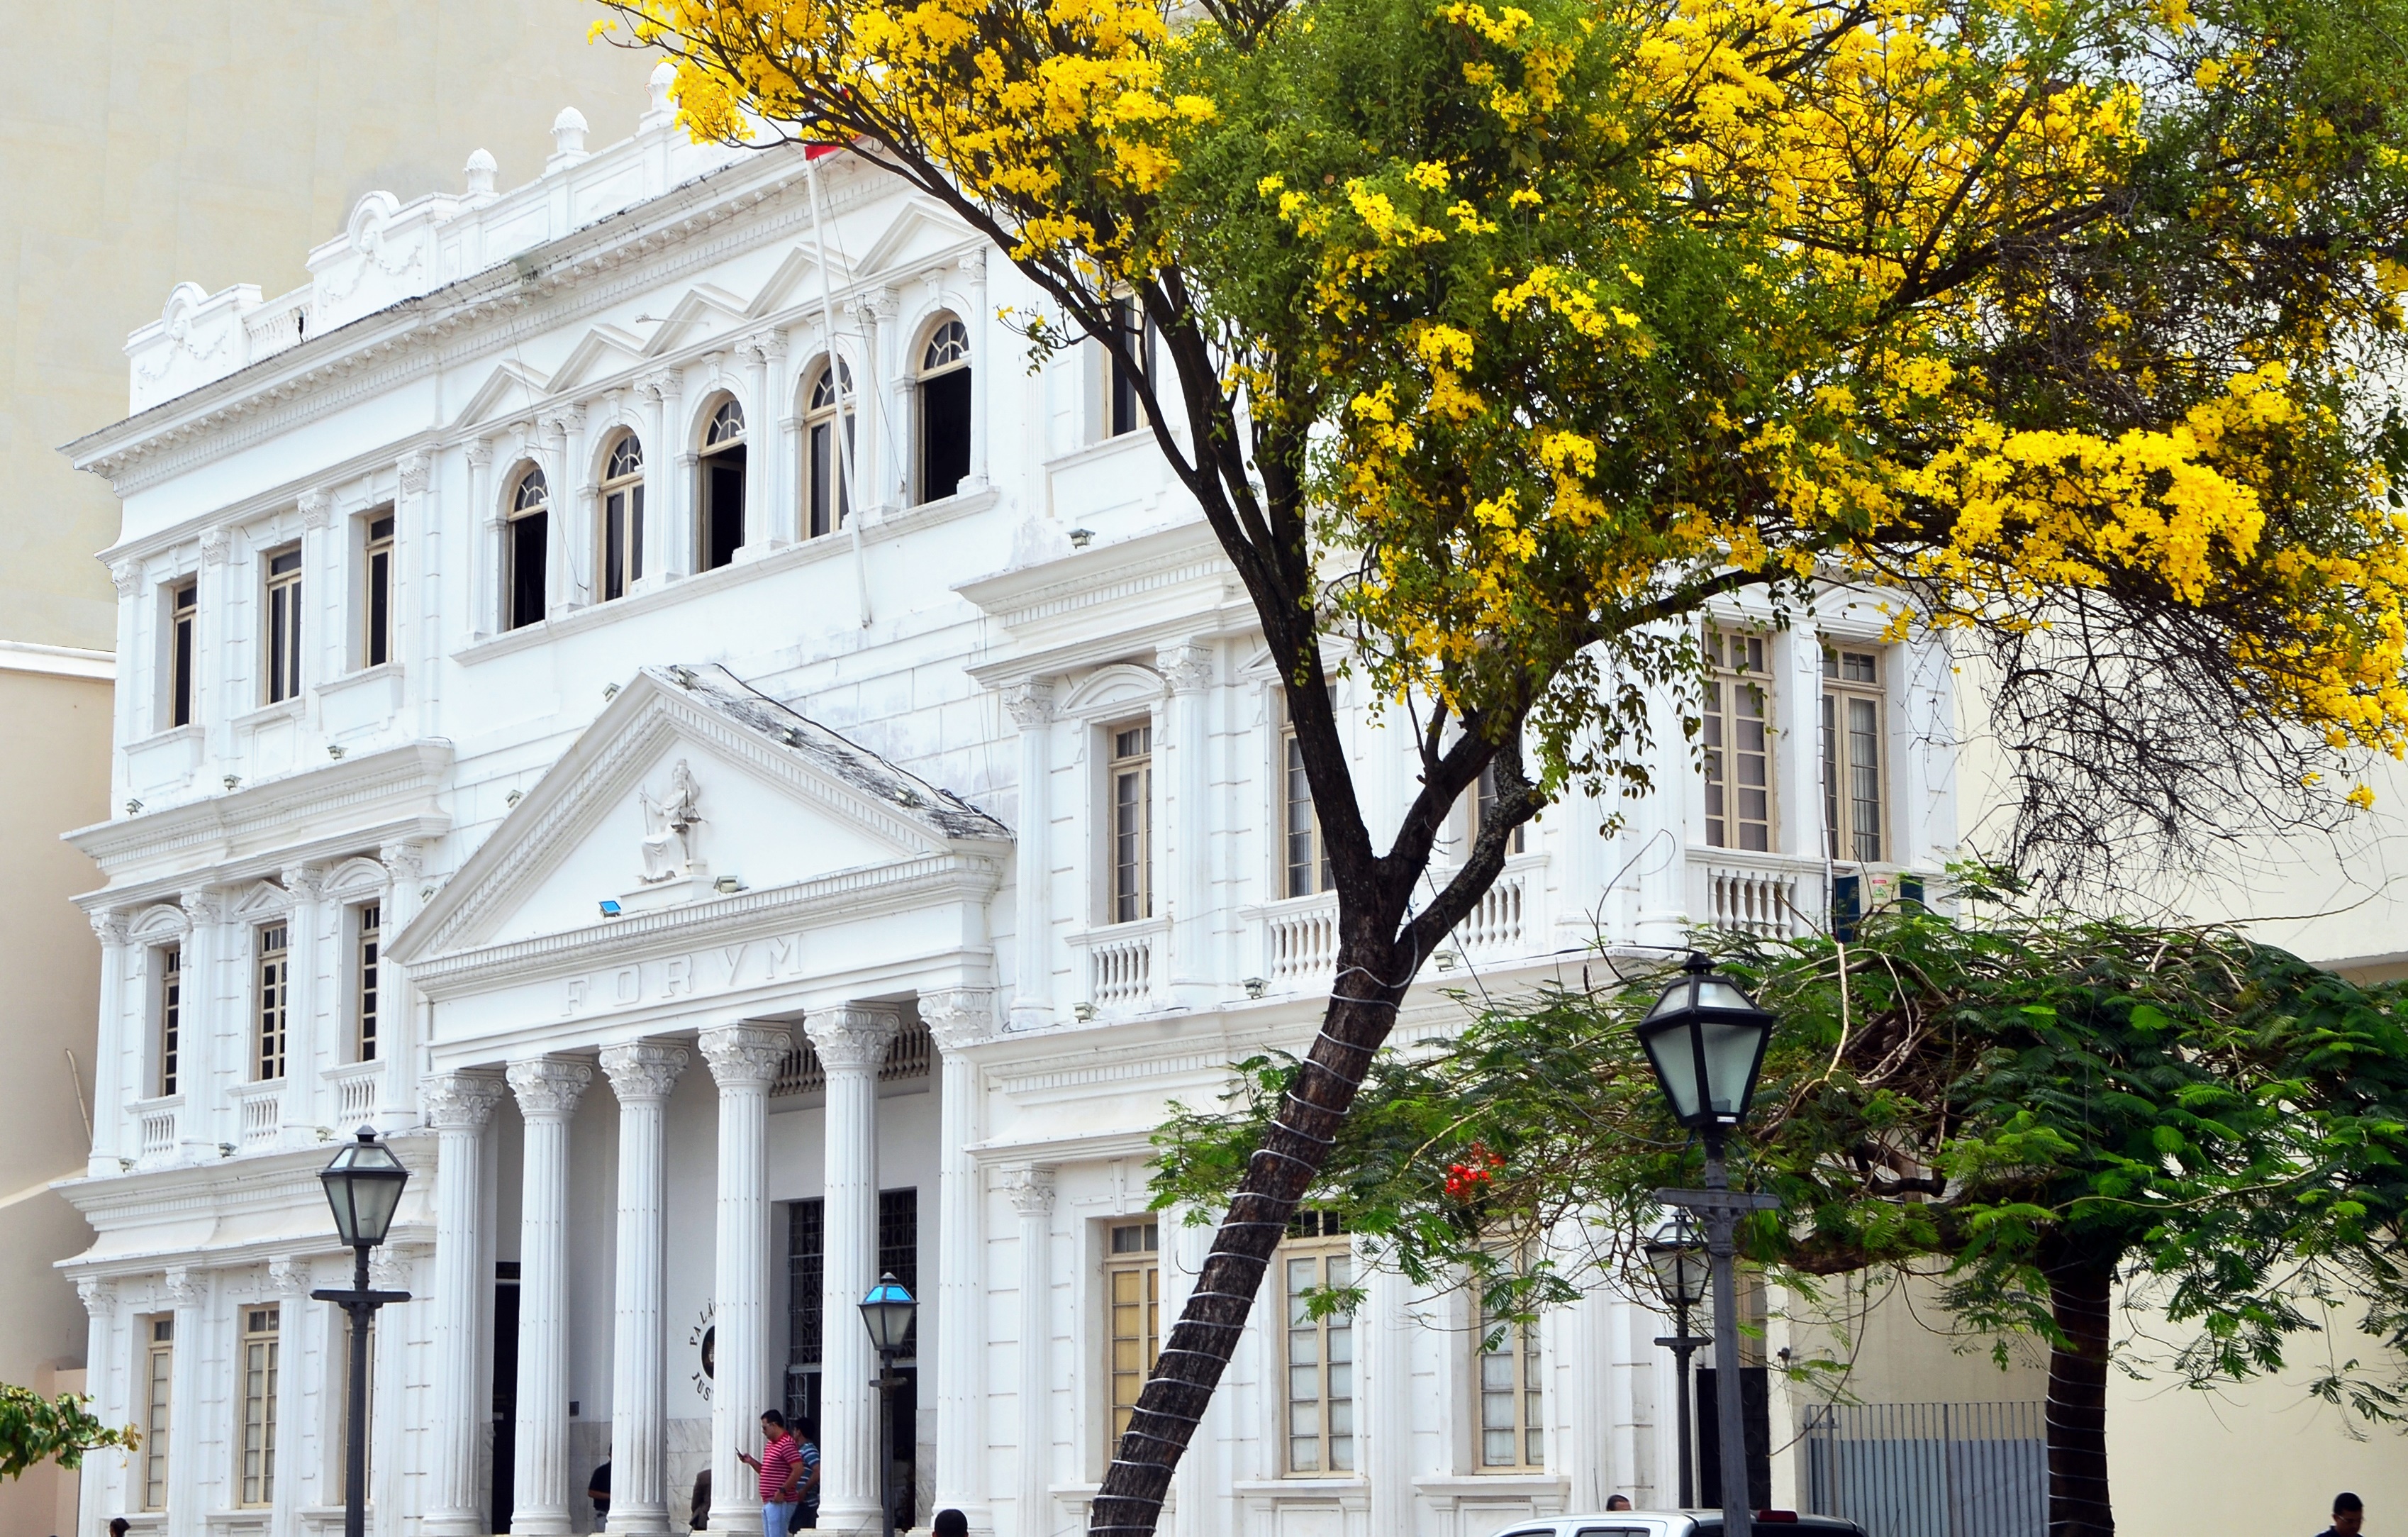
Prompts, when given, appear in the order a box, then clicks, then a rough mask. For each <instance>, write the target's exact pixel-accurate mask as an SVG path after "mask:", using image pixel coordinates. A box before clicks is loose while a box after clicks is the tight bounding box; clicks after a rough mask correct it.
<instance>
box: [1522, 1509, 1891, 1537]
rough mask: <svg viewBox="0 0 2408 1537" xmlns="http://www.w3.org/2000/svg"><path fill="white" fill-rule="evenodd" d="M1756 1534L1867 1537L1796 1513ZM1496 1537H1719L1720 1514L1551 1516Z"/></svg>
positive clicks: (1765, 1519) (1830, 1520) (1759, 1523)
mask: <svg viewBox="0 0 2408 1537" xmlns="http://www.w3.org/2000/svg"><path fill="white" fill-rule="evenodd" d="M1756 1530H1759V1531H1762V1532H1764V1533H1765V1534H1766V1537H1865V1529H1864V1528H1862V1527H1860V1526H1858V1525H1856V1523H1855V1522H1854V1521H1845V1520H1842V1519H1841V1518H1840V1517H1839V1516H1836V1515H1799V1513H1798V1512H1796V1511H1794V1510H1760V1511H1757V1512H1756ZM1496 1537H1723V1513H1722V1512H1720V1511H1718V1510H1704V1511H1696V1510H1615V1511H1605V1512H1601V1513H1599V1514H1598V1515H1550V1516H1545V1517H1543V1518H1541V1519H1538V1520H1532V1521H1516V1522H1514V1523H1513V1524H1512V1526H1509V1527H1503V1528H1500V1529H1499V1530H1498V1532H1497V1533H1496Z"/></svg>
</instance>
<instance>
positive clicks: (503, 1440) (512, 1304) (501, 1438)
mask: <svg viewBox="0 0 2408 1537" xmlns="http://www.w3.org/2000/svg"><path fill="white" fill-rule="evenodd" d="M518 1406H519V1262H518V1261H517V1260H515V1259H504V1260H499V1261H497V1262H495V1266H494V1482H493V1486H492V1487H491V1488H490V1489H489V1490H488V1491H487V1499H486V1503H487V1504H489V1505H490V1506H491V1507H492V1509H493V1517H494V1524H493V1525H492V1526H490V1527H488V1528H486V1529H485V1530H488V1531H508V1530H510V1511H511V1502H510V1495H511V1490H512V1489H513V1488H514V1487H516V1485H517V1483H518V1465H519V1458H518V1449H519V1427H518Z"/></svg>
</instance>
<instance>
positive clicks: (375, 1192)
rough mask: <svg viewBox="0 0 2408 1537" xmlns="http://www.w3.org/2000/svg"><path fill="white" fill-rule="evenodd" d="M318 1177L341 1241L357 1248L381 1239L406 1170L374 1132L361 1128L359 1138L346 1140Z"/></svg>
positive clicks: (397, 1203)
mask: <svg viewBox="0 0 2408 1537" xmlns="http://www.w3.org/2000/svg"><path fill="white" fill-rule="evenodd" d="M318 1178H319V1180H320V1181H321V1182H322V1183H323V1184H324V1185H325V1187H326V1204H327V1205H328V1206H329V1207H331V1208H332V1209H333V1211H334V1214H335V1230H336V1231H337V1233H339V1234H341V1235H342V1240H343V1242H344V1243H346V1244H347V1245H349V1246H351V1247H352V1248H358V1247H361V1246H363V1245H368V1246H373V1245H375V1244H379V1243H383V1242H384V1240H385V1234H386V1233H387V1232H388V1231H389V1230H390V1229H391V1228H392V1227H393V1215H394V1210H395V1209H396V1208H397V1207H399V1206H400V1204H401V1191H402V1186H403V1185H407V1184H409V1170H407V1169H405V1168H403V1167H402V1163H401V1160H400V1159H399V1158H397V1157H395V1156H394V1154H393V1149H391V1148H389V1147H387V1146H385V1145H384V1144H383V1143H382V1142H377V1141H376V1140H375V1134H374V1133H372V1132H364V1133H363V1134H362V1136H361V1138H360V1140H359V1141H357V1142H349V1143H346V1144H345V1145H344V1146H343V1148H342V1150H341V1151H340V1152H338V1153H337V1154H336V1155H335V1156H334V1158H333V1160H332V1161H330V1162H329V1163H328V1164H327V1165H326V1167H325V1168H324V1169H323V1170H322V1171H320V1172H319V1175H318Z"/></svg>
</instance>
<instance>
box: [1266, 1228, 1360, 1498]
mask: <svg viewBox="0 0 2408 1537" xmlns="http://www.w3.org/2000/svg"><path fill="white" fill-rule="evenodd" d="M1273 1253H1274V1255H1275V1256H1276V1257H1277V1262H1278V1265H1279V1286H1280V1304H1281V1306H1280V1319H1281V1323H1280V1338H1279V1346H1278V1348H1279V1371H1280V1378H1279V1382H1280V1389H1279V1394H1280V1398H1279V1436H1280V1443H1279V1467H1280V1473H1281V1476H1283V1477H1285V1478H1353V1477H1356V1476H1359V1475H1360V1474H1361V1472H1362V1471H1363V1468H1362V1459H1361V1457H1360V1455H1359V1454H1360V1451H1361V1446H1360V1442H1361V1439H1362V1429H1361V1428H1360V1427H1359V1426H1358V1425H1357V1424H1356V1422H1355V1405H1356V1404H1357V1403H1359V1402H1360V1401H1361V1400H1362V1384H1361V1381H1360V1377H1359V1373H1360V1372H1361V1369H1362V1357H1361V1356H1360V1354H1359V1353H1358V1352H1357V1350H1356V1348H1355V1344H1356V1342H1355V1314H1352V1313H1329V1314H1324V1315H1323V1316H1321V1317H1319V1318H1314V1317H1312V1313H1311V1307H1310V1304H1309V1303H1308V1302H1307V1301H1306V1300H1304V1298H1303V1296H1302V1295H1301V1294H1302V1291H1303V1290H1304V1289H1306V1288H1302V1287H1299V1286H1297V1279H1298V1272H1299V1268H1302V1269H1306V1270H1309V1271H1311V1272H1312V1282H1311V1286H1313V1287H1322V1286H1353V1285H1354V1284H1355V1281H1356V1279H1357V1267H1356V1262H1355V1243H1354V1240H1353V1239H1351V1238H1349V1237H1347V1236H1346V1232H1345V1229H1344V1227H1343V1226H1342V1225H1341V1224H1340V1222H1339V1221H1338V1220H1337V1217H1336V1214H1334V1213H1326V1212H1320V1211H1316V1210H1312V1209H1311V1208H1307V1209H1305V1210H1303V1211H1299V1212H1297V1214H1295V1216H1294V1217H1293V1218H1291V1219H1290V1221H1289V1223H1288V1231H1287V1236H1286V1237H1285V1238H1283V1240H1282V1241H1281V1243H1280V1246H1279V1247H1278V1248H1277V1249H1276V1250H1274V1251H1273ZM1306 1337H1310V1338H1311V1339H1312V1360H1311V1361H1309V1362H1299V1361H1298V1360H1297V1345H1298V1343H1300V1341H1301V1340H1302V1339H1304V1338H1306ZM1341 1349H1342V1350H1343V1358H1342V1359H1340V1350H1341ZM1341 1371H1342V1372H1343V1373H1344V1376H1343V1379H1342V1382H1341V1381H1340V1375H1339V1373H1340V1372H1341ZM1298 1372H1312V1373H1313V1393H1312V1397H1310V1398H1300V1397H1298V1396H1297V1384H1298V1381H1299V1378H1298V1375H1297V1373H1298ZM1340 1386H1343V1388H1344V1389H1345V1390H1344V1392H1343V1393H1342V1394H1341V1393H1340V1391H1339V1390H1338V1389H1339V1388H1340ZM1305 1404H1311V1405H1312V1407H1313V1409H1314V1411H1315V1413H1314V1416H1313V1420H1314V1423H1313V1428H1312V1429H1311V1430H1310V1431H1303V1430H1299V1429H1297V1409H1298V1407H1299V1406H1301V1405H1305ZM1341 1405H1342V1406H1343V1415H1342V1417H1343V1418H1344V1420H1345V1425H1344V1428H1343V1429H1340V1428H1339V1426H1338V1425H1337V1423H1336V1422H1337V1421H1338V1420H1339V1419H1340V1417H1341V1415H1340V1412H1339V1411H1340V1406H1341ZM1308 1438H1309V1439H1311V1440H1312V1443H1313V1458H1312V1462H1313V1465H1312V1467H1309V1468H1308V1467H1300V1466H1298V1465H1297V1464H1298V1458H1297V1449H1298V1447H1299V1445H1300V1444H1301V1443H1303V1442H1304V1441H1305V1440H1307V1439H1308ZM1340 1458H1343V1460H1344V1463H1345V1465H1344V1466H1343V1467H1340V1466H1337V1465H1336V1464H1337V1463H1338V1462H1339V1461H1340Z"/></svg>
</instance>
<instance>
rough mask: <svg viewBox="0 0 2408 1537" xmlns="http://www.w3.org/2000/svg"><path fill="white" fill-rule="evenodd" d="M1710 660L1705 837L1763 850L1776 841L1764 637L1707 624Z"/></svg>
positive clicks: (1716, 843)
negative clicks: (1735, 632)
mask: <svg viewBox="0 0 2408 1537" xmlns="http://www.w3.org/2000/svg"><path fill="white" fill-rule="evenodd" d="M1706 661H1707V664H1708V672H1707V675H1706V697H1705V722H1704V726H1705V747H1706V841H1707V842H1709V843H1711V844H1713V846H1714V847H1716V848H1719V849H1750V850H1755V851H1756V852H1759V853H1761V852H1764V851H1767V850H1770V848H1771V847H1772V754H1771V748H1770V739H1769V736H1768V734H1767V729H1766V727H1767V717H1768V713H1769V712H1768V711H1767V710H1766V708H1765V705H1766V701H1765V694H1764V685H1765V680H1766V679H1767V678H1768V677H1769V676H1770V674H1768V673H1767V672H1766V671H1765V669H1764V638H1763V637H1762V636H1760V635H1725V634H1723V633H1722V632H1721V631H1720V630H1708V631H1707V632H1706Z"/></svg>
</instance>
